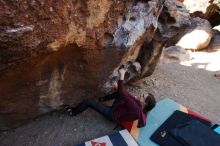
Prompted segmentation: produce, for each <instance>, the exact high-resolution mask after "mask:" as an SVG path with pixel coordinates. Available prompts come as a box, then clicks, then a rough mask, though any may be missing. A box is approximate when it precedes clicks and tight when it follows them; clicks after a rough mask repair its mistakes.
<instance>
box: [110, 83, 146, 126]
mask: <svg viewBox="0 0 220 146" xmlns="http://www.w3.org/2000/svg"><path fill="white" fill-rule="evenodd" d="M118 96H119V97H120V98H119V100H115V102H114V103H113V105H112V118H113V120H114V121H115V122H116V123H117V124H119V125H121V124H122V123H123V122H125V121H134V120H137V119H138V128H141V127H143V126H145V124H146V115H145V114H144V113H143V110H142V108H141V105H140V103H139V102H138V101H137V100H136V99H135V98H134V97H133V96H132V95H130V94H129V93H128V92H127V91H126V89H125V88H124V82H123V80H119V81H118Z"/></svg>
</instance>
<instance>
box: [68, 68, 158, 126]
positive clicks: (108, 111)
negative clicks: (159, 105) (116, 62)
mask: <svg viewBox="0 0 220 146" xmlns="http://www.w3.org/2000/svg"><path fill="white" fill-rule="evenodd" d="M125 73H126V70H125V69H124V68H121V69H119V75H120V79H119V81H118V83H117V82H116V81H114V82H113V83H112V85H113V88H115V90H117V91H116V92H114V93H112V94H110V95H106V96H104V97H100V98H99V101H100V102H103V101H107V100H111V99H114V102H113V104H112V106H107V105H105V104H102V103H99V102H96V101H94V100H92V99H86V100H83V101H82V102H81V103H80V104H79V105H77V106H76V107H70V106H67V107H66V108H65V109H66V111H67V112H68V114H69V115H71V116H72V115H73V116H76V115H78V114H79V113H81V112H83V111H84V110H86V109H87V108H88V107H90V108H92V109H94V110H95V111H97V112H98V113H100V114H101V115H103V116H104V117H105V118H106V119H108V120H110V121H114V122H115V123H116V124H117V125H122V123H123V122H127V121H134V120H138V128H140V127H143V126H145V124H146V113H147V112H149V111H150V110H151V109H152V108H153V107H154V106H155V104H156V101H155V98H154V96H153V95H152V94H151V93H148V94H147V95H144V94H142V95H141V96H132V95H130V94H129V93H128V92H127V91H126V89H125V87H124V76H125Z"/></svg>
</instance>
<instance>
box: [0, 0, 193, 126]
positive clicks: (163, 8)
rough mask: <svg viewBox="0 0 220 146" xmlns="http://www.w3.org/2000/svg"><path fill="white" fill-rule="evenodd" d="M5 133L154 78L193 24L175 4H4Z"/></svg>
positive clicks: (0, 120) (1, 108) (0, 84)
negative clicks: (167, 49) (121, 73)
mask: <svg viewBox="0 0 220 146" xmlns="http://www.w3.org/2000/svg"><path fill="white" fill-rule="evenodd" d="M0 10H1V11H0V26H1V29H0V73H1V76H0V100H1V101H0V129H1V130H6V129H10V128H15V127H17V126H19V125H21V124H24V123H25V122H27V121H29V120H30V119H33V118H35V117H37V116H39V115H42V114H45V113H48V112H50V111H53V110H56V109H59V108H60V107H61V106H62V105H65V104H70V105H76V104H77V103H79V102H80V101H81V100H82V99H85V98H96V97H98V96H100V95H103V94H105V93H107V92H109V91H110V89H111V84H110V81H111V80H113V79H118V72H117V70H118V68H119V67H120V66H121V65H125V66H126V67H127V68H128V73H127V75H126V82H128V81H132V80H139V79H141V78H143V77H146V76H149V75H151V74H152V73H153V71H154V68H155V66H156V64H157V62H158V60H159V58H160V55H161V52H162V48H163V47H164V46H169V45H172V44H175V43H176V40H175V38H176V36H178V35H179V33H180V32H181V31H183V30H185V28H187V27H189V26H190V21H191V18H190V16H189V14H188V12H187V10H186V8H185V6H184V5H183V4H182V3H180V2H177V1H175V0H149V1H138V0H136V1H134V0H126V1H117V0H96V1H94V0H86V1H81V0H73V1H66V0H59V1H53V0H31V1H30V0H23V1H10V0H7V1H6V0H2V1H0Z"/></svg>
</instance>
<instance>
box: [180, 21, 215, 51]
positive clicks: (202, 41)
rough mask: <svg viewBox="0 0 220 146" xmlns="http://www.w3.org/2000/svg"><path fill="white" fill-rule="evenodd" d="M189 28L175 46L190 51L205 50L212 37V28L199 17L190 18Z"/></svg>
mask: <svg viewBox="0 0 220 146" xmlns="http://www.w3.org/2000/svg"><path fill="white" fill-rule="evenodd" d="M191 23H192V25H191V27H188V28H187V29H186V30H185V32H184V33H182V34H183V36H182V37H181V38H180V40H179V41H178V43H177V44H176V45H177V46H179V47H181V48H184V49H190V50H201V49H204V48H206V47H207V46H208V45H209V43H210V41H211V38H212V36H213V32H212V27H211V25H210V23H209V22H208V21H207V20H204V19H201V18H199V17H196V18H192V20H191Z"/></svg>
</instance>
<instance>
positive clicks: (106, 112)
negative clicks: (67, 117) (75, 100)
mask: <svg viewBox="0 0 220 146" xmlns="http://www.w3.org/2000/svg"><path fill="white" fill-rule="evenodd" d="M88 107H90V108H91V109H93V110H95V111H96V112H98V113H100V114H101V115H103V116H104V117H105V118H106V119H108V120H110V121H112V107H111V106H107V105H104V104H102V103H98V102H96V101H94V100H92V99H86V100H83V101H82V102H81V103H80V104H79V105H77V106H76V107H75V108H73V110H74V114H75V115H77V114H79V113H81V112H83V111H85V110H86V109H87V108H88Z"/></svg>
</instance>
